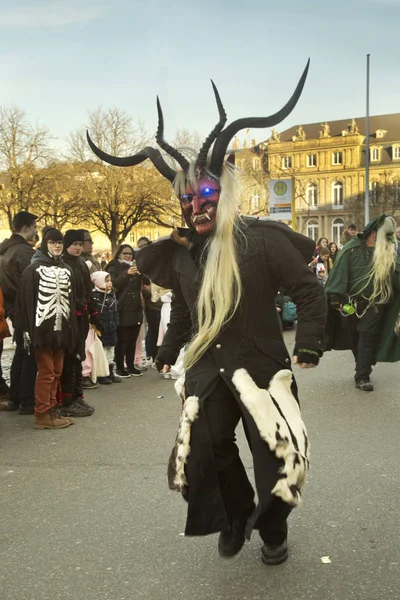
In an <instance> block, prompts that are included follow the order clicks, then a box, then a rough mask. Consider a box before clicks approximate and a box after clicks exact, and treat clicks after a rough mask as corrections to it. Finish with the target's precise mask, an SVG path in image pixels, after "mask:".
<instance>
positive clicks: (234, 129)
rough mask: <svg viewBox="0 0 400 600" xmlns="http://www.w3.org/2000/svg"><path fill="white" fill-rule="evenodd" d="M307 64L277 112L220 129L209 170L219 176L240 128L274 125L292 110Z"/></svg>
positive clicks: (246, 119)
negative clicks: (287, 100) (230, 144)
mask: <svg viewBox="0 0 400 600" xmlns="http://www.w3.org/2000/svg"><path fill="white" fill-rule="evenodd" d="M309 66H310V59H308V62H307V65H306V68H305V69H304V71H303V74H302V76H301V77H300V81H299V83H298V84H297V87H296V89H295V91H294V94H293V96H292V97H291V98H290V100H289V102H287V104H285V106H284V107H283V108H282V109H281V110H280V111H279V112H277V113H275V114H274V115H271V116H269V117H247V118H244V119H237V120H236V121H234V122H233V123H231V124H230V125H228V127H226V128H225V129H224V130H223V131H222V133H221V134H220V135H219V137H218V138H217V141H216V142H215V145H214V150H213V153H212V157H211V163H210V171H211V172H212V173H213V174H214V175H217V177H219V176H220V174H221V171H222V165H223V162H224V157H225V153H226V149H227V147H228V144H229V142H230V141H231V139H232V138H233V137H234V136H235V135H236V134H237V133H238V132H239V131H240V130H241V129H249V128H251V127H274V126H275V125H277V124H278V123H280V122H281V121H283V119H285V118H286V117H287V116H288V115H289V114H290V113H291V112H292V110H293V109H294V107H295V106H296V104H297V101H298V100H299V98H300V96H301V92H302V91H303V87H304V84H305V81H306V78H307V73H308V69H309Z"/></svg>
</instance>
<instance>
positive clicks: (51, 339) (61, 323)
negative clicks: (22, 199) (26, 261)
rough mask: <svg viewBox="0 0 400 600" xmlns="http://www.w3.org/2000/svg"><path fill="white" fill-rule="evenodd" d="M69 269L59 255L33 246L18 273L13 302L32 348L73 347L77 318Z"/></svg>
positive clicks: (68, 348) (17, 318) (20, 325)
mask: <svg viewBox="0 0 400 600" xmlns="http://www.w3.org/2000/svg"><path fill="white" fill-rule="evenodd" d="M74 307H75V296H74V289H73V284H72V273H71V270H70V269H69V267H68V266H67V265H65V264H64V262H63V260H62V259H58V260H57V259H54V258H52V257H50V256H49V255H48V254H44V253H43V252H42V251H41V250H37V251H36V254H35V255H34V257H33V258H32V264H31V265H30V266H29V267H27V268H26V269H25V271H24V273H23V275H22V277H21V282H20V285H19V289H18V294H17V299H16V302H15V316H16V321H17V323H18V326H19V328H20V329H21V330H22V331H24V332H26V333H28V334H29V337H30V340H31V344H32V346H33V347H34V348H45V349H48V350H51V349H58V348H62V349H63V350H64V352H66V353H71V352H74V351H76V345H77V322H76V315H75V310H74Z"/></svg>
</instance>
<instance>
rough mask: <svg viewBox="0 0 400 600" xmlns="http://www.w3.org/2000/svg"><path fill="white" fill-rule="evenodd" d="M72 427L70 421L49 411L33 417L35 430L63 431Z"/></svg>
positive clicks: (56, 412) (54, 411)
mask: <svg viewBox="0 0 400 600" xmlns="http://www.w3.org/2000/svg"><path fill="white" fill-rule="evenodd" d="M70 425H72V422H71V420H70V419H65V418H64V417H61V416H60V415H59V414H58V411H56V410H54V409H50V410H49V411H47V412H46V413H44V414H43V415H35V429H64V427H69V426H70Z"/></svg>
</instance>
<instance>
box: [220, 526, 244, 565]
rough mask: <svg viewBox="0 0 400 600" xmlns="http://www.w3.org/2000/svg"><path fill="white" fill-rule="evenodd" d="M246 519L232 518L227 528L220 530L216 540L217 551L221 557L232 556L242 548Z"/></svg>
mask: <svg viewBox="0 0 400 600" xmlns="http://www.w3.org/2000/svg"><path fill="white" fill-rule="evenodd" d="M246 522H247V520H243V519H232V524H231V526H230V528H229V529H226V530H225V531H221V533H220V534H219V540H218V552H219V555H220V556H222V557H223V558H232V556H235V555H236V554H238V553H239V552H240V551H241V549H242V548H243V544H244V542H245V536H244V530H245V528H246Z"/></svg>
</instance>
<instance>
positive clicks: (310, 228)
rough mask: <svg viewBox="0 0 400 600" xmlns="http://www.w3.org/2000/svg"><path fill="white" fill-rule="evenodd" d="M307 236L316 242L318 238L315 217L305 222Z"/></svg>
mask: <svg viewBox="0 0 400 600" xmlns="http://www.w3.org/2000/svg"><path fill="white" fill-rule="evenodd" d="M307 237H309V238H311V239H312V240H314V242H316V241H317V239H318V238H319V226H318V220H317V219H310V220H309V221H308V222H307Z"/></svg>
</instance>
